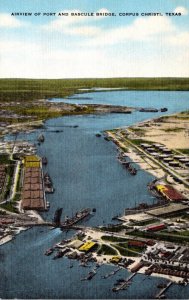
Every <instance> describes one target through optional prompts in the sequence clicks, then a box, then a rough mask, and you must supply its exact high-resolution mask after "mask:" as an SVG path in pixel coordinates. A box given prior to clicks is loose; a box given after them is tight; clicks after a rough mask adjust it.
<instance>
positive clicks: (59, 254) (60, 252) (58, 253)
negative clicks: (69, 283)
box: [53, 251, 64, 259]
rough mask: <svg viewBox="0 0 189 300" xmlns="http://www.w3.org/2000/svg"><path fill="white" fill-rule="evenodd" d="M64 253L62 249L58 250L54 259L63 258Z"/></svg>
mask: <svg viewBox="0 0 189 300" xmlns="http://www.w3.org/2000/svg"><path fill="white" fill-rule="evenodd" d="M63 255H64V253H63V252H62V251H58V252H57V254H56V255H55V256H54V257H53V259H57V258H61V257H62V256H63Z"/></svg>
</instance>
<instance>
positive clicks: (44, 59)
mask: <svg viewBox="0 0 189 300" xmlns="http://www.w3.org/2000/svg"><path fill="white" fill-rule="evenodd" d="M29 13H30V14H31V15H20V14H29ZM50 13H51V15H49V14H50ZM81 13H88V14H89V15H88V16H78V14H81ZM72 14H74V16H72ZM91 14H93V15H91ZM97 14H101V15H98V16H97ZM112 14H114V15H113V16H112ZM146 14H147V15H146ZM149 14H151V15H149ZM154 14H156V15H154ZM157 14H159V15H157ZM104 77H107V78H109V77H189V0H156V1H154V0H53V1H52V0H27V1H26V0H1V1H0V78H104Z"/></svg>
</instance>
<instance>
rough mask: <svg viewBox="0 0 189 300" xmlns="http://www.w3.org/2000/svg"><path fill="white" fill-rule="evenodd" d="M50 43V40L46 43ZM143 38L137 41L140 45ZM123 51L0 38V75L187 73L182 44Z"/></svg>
mask: <svg viewBox="0 0 189 300" xmlns="http://www.w3.org/2000/svg"><path fill="white" fill-rule="evenodd" d="M49 44H50V43H49ZM142 44H143V42H141V45H142ZM151 47H152V48H151V49H150V53H151V54H150V55H148V54H147V53H145V55H144V51H145V49H142V48H140V47H133V49H132V50H131V49H126V48H125V49H124V51H119V52H118V51H117V48H116V49H115V50H110V49H109V48H101V47H96V48H95V47H94V48H87V47H86V48H81V47H76V48H72V49H70V48H69V49H68V50H66V49H64V48H61V47H59V48H57V49H55V48H53V46H52V47H51V46H50V47H44V45H42V44H35V43H32V42H29V43H26V42H21V41H16V40H15V41H1V43H0V57H1V70H0V77H25V78H74V77H75V78H86V77H124V76H125V77H126V76H128V77H129V76H141V77H143V76H144V77H148V76H168V77H169V76H175V77H176V76H180V77H184V76H189V59H188V58H189V57H188V54H187V52H186V51H184V49H183V48H179V49H178V50H177V49H174V50H173V51H172V52H169V51H167V49H166V47H163V46H160V47H159V48H158V50H157V48H156V45H153V44H152V45H151Z"/></svg>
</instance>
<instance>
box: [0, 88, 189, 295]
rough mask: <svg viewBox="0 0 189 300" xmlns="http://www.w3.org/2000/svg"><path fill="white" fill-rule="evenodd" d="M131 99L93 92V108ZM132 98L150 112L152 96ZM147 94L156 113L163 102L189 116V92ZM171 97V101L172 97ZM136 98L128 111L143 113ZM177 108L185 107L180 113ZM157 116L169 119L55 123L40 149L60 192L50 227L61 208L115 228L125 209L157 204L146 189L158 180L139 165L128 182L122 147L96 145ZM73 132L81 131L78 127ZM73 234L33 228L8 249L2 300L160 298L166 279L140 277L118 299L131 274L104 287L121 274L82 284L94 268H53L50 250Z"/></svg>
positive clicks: (139, 116) (2, 251) (65, 263)
mask: <svg viewBox="0 0 189 300" xmlns="http://www.w3.org/2000/svg"><path fill="white" fill-rule="evenodd" d="M128 93H129V92H128V91H127V92H123V91H121V92H118V91H117V92H106V93H104V92H103V93H102V92H101V93H90V95H89V96H90V97H92V98H93V101H94V102H95V101H97V100H98V101H100V100H99V99H100V98H101V101H102V103H107V102H106V101H109V100H108V99H113V98H112V97H114V103H116V104H117V102H119V101H121V100H120V99H126V98H129V99H130V97H128ZM130 93H131V94H130V95H133V94H135V95H137V94H139V95H140V97H139V98H138V99H140V101H139V102H140V103H139V106H145V107H147V106H149V105H147V102H146V101H147V98H148V97H147V92H130ZM167 93H168V94H167ZM124 95H125V97H124ZM142 95H143V97H142ZM148 95H150V96H149V97H150V99H151V100H149V99H148V101H150V103H151V104H150V106H154V105H152V99H156V100H157V99H159V100H158V105H159V107H164V106H166V107H168V109H169V111H168V112H169V113H172V112H175V111H182V110H186V109H188V106H189V105H188V103H189V101H188V100H187V98H188V96H189V93H185V92H181V93H178V92H166V93H164V92H149V94H148ZM166 95H168V96H167V97H165V96H166ZM171 95H172V96H171ZM85 96H86V95H85ZM131 97H133V96H131ZM129 99H128V103H125V102H124V105H128V106H136V105H133V104H132V105H131V104H130V102H129V101H131V100H129ZM165 99H166V100H165ZM74 101H75V100H74ZM111 101H113V100H111ZM124 101H125V100H124ZM165 101H166V102H165ZM155 102H157V101H155ZM165 103H166V104H165ZM122 104H123V102H122ZM175 105H178V106H177V108H175ZM155 107H157V103H155ZM158 115H163V114H162V113H158V114H157V113H140V112H134V113H133V114H131V115H124V114H110V115H97V116H94V115H89V116H69V117H63V118H57V119H51V120H48V121H47V122H46V123H45V125H46V129H45V130H44V132H43V134H44V135H45V142H44V143H43V144H41V146H39V147H38V153H39V155H41V156H43V155H45V156H47V158H48V165H47V167H46V170H47V171H48V172H49V174H50V176H51V177H52V179H53V183H54V187H55V193H54V194H52V195H48V196H47V198H48V200H49V202H50V204H51V207H50V210H49V212H48V213H44V214H43V216H44V218H46V219H49V220H50V219H51V218H52V216H53V214H54V211H55V209H56V208H57V207H63V217H64V216H65V215H71V214H72V213H74V212H75V211H76V210H78V209H82V208H84V207H91V208H94V207H95V208H96V209H97V211H96V214H95V216H93V217H91V218H90V219H88V220H86V221H85V222H84V224H86V225H102V224H103V223H104V224H109V223H110V222H111V218H112V217H113V216H115V215H117V214H122V213H123V211H124V209H125V208H126V207H133V206H134V205H135V203H136V204H137V203H139V202H144V201H145V202H148V203H151V202H152V201H153V200H154V199H153V197H152V196H151V194H149V192H148V190H147V184H148V183H149V182H150V181H151V180H153V176H151V175H150V174H148V173H146V172H144V171H143V170H140V168H139V167H138V166H137V168H138V170H139V171H138V173H137V176H131V175H129V174H128V172H127V171H126V170H125V169H124V168H123V167H122V166H121V164H120V163H119V162H118V161H117V159H116V155H117V150H116V147H115V145H114V144H113V143H111V142H107V141H105V140H104V139H103V138H102V137H101V138H97V137H96V136H95V134H96V133H97V132H100V131H103V130H105V129H112V128H115V127H119V126H128V125H131V124H135V123H136V122H140V121H143V120H145V119H149V118H152V117H156V116H158ZM74 125H78V126H79V127H78V128H73V126H74ZM55 129H61V130H63V132H59V133H56V132H52V131H53V130H55ZM39 132H41V131H40V130H39V131H36V132H34V133H31V134H20V135H19V137H18V139H23V140H30V141H33V142H36V138H37V136H38V134H39ZM8 138H11V137H8ZM72 234H73V232H70V233H67V235H66V233H62V232H61V231H60V230H59V229H56V230H48V229H47V228H33V229H31V230H28V231H26V232H24V233H22V234H20V235H19V236H17V237H16V239H15V240H14V241H12V242H10V243H8V244H6V245H4V246H2V247H1V248H0V257H1V260H0V266H1V274H2V275H1V280H0V297H2V298H64V299H65V298H72V299H73V298H80V299H82V298H97V299H111V298H112V299H113V298H118V299H120V298H123V299H125V298H127V299H133V298H135V299H143V298H145V299H150V298H153V297H154V296H155V294H156V293H157V284H158V283H159V282H163V281H164V280H163V279H162V278H156V277H150V279H147V277H145V276H143V275H137V276H136V277H135V278H134V279H133V284H132V285H131V286H130V287H129V289H128V290H127V291H122V292H120V293H118V294H117V293H113V292H112V291H111V288H112V287H113V283H115V281H116V279H117V278H123V277H127V276H129V273H128V271H127V270H123V271H121V272H118V273H117V274H116V275H115V276H113V277H111V278H109V279H107V280H101V275H105V274H106V273H109V272H110V271H111V270H112V269H114V268H115V267H113V266H109V265H106V266H105V265H104V266H102V267H101V268H100V269H99V270H98V273H97V275H96V276H95V277H94V278H93V279H92V280H91V281H89V282H88V281H87V282H86V281H85V282H81V281H80V279H81V278H82V277H85V276H86V274H87V273H88V271H89V270H88V269H85V268H82V267H79V264H78V262H74V267H73V268H72V269H70V268H69V264H70V262H69V260H68V259H66V258H63V259H60V260H57V261H53V260H52V259H51V257H46V256H44V255H43V253H44V251H45V250H46V249H47V248H49V247H50V246H52V245H54V244H55V243H56V242H58V241H60V240H61V239H63V238H65V237H67V236H70V235H72ZM149 286H150V288H149ZM178 291H180V292H178ZM188 292H189V288H188V287H185V288H180V287H179V289H178V287H175V286H172V287H171V288H170V290H169V291H168V292H167V295H168V297H169V298H170V299H173V298H178V299H184V298H185V299H186V298H187V295H188V294H187V293H188Z"/></svg>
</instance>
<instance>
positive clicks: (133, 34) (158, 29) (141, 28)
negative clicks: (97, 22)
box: [88, 17, 176, 46]
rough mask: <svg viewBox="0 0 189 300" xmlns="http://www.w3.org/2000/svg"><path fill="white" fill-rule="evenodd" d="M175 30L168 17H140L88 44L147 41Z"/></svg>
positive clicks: (105, 32)
mask: <svg viewBox="0 0 189 300" xmlns="http://www.w3.org/2000/svg"><path fill="white" fill-rule="evenodd" d="M175 30H176V29H175V26H174V25H173V23H172V22H171V21H170V18H168V17H147V18H138V19H136V20H135V21H134V22H133V23H132V24H131V25H128V26H122V27H118V28H115V29H112V30H109V31H104V32H102V34H101V35H99V36H98V37H97V38H95V39H93V40H89V42H88V44H89V45H91V46H94V45H99V46H100V45H102V46H104V45H113V44H117V43H120V42H121V43H123V42H125V41H147V40H151V39H154V37H156V36H162V35H165V34H171V33H173V32H174V31H175Z"/></svg>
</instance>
